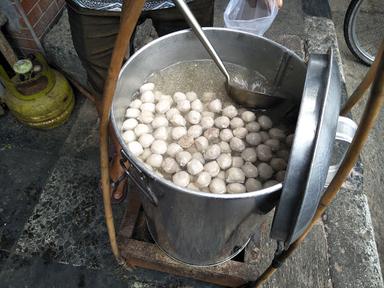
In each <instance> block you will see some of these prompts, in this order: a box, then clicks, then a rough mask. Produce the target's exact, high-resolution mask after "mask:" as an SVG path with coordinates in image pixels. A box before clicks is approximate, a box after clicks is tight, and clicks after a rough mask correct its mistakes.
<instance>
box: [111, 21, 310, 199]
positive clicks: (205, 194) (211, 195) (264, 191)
mask: <svg viewBox="0 0 384 288" xmlns="http://www.w3.org/2000/svg"><path fill="white" fill-rule="evenodd" d="M203 30H206V31H226V32H230V33H236V34H244V35H247V36H250V37H253V38H260V39H262V40H263V41H266V42H268V43H270V44H272V45H275V46H277V47H279V48H280V49H282V50H284V51H286V52H288V53H289V54H290V55H291V56H292V57H295V58H297V59H298V60H299V61H303V60H302V59H301V58H300V57H299V56H297V55H296V54H295V53H294V52H293V51H291V50H289V49H288V48H286V47H284V46H283V45H281V44H279V43H277V42H274V41H272V40H270V39H267V38H265V37H263V36H259V35H255V34H252V33H249V32H245V31H239V30H235V29H229V28H221V27H205V28H203ZM187 33H189V34H193V31H192V30H191V29H184V30H180V31H176V32H173V33H170V34H167V35H165V36H162V37H159V38H157V39H155V40H153V41H151V42H149V43H148V44H146V45H144V46H143V47H141V48H140V49H139V50H138V51H136V52H135V53H134V54H133V55H132V56H131V57H130V58H129V59H128V60H127V62H125V64H124V65H123V66H122V68H121V70H120V73H119V78H118V83H119V81H120V79H121V76H122V73H123V71H124V70H125V69H126V67H127V66H128V65H129V64H130V63H131V62H132V61H133V60H134V59H135V58H136V57H138V55H140V54H141V53H142V52H143V51H144V50H146V49H147V48H148V47H151V46H152V45H156V44H157V43H159V42H161V41H165V40H167V39H168V38H172V37H174V36H176V35H179V34H187ZM116 92H117V90H115V93H116ZM114 107H115V102H114V101H113V102H112V110H111V116H110V117H111V121H112V126H113V128H114V130H115V132H117V138H118V140H119V143H120V145H121V146H122V148H123V149H124V151H125V153H127V155H128V156H129V158H130V159H132V160H134V161H135V163H134V166H139V168H140V170H141V172H145V173H146V174H149V175H150V176H151V177H152V178H153V179H154V180H155V181H160V182H162V183H164V184H165V185H167V186H169V187H170V188H172V189H177V190H180V191H181V193H188V194H192V195H195V196H201V197H207V198H216V199H245V198H255V197H256V196H262V195H268V194H270V193H272V192H277V191H279V190H281V189H282V187H283V182H279V183H278V184H275V185H273V186H271V187H267V188H263V189H260V190H256V191H252V192H245V193H236V194H215V193H209V192H202V191H195V190H191V189H189V188H187V187H180V186H176V185H175V184H174V183H172V182H171V181H169V180H167V179H165V178H163V177H161V176H160V175H158V174H157V173H154V172H153V171H151V170H149V169H148V168H146V167H145V166H144V165H143V163H142V161H141V160H138V159H137V157H135V156H134V155H133V154H131V152H130V151H129V149H128V147H127V145H126V144H125V142H124V140H123V139H122V136H121V134H122V133H121V132H120V129H119V127H117V125H116V119H115V115H114V112H113V111H114V110H115V109H114Z"/></svg>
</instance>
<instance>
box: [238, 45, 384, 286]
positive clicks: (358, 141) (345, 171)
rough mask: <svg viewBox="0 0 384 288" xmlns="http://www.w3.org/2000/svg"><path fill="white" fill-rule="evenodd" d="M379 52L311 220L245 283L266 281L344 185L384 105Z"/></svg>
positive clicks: (383, 70)
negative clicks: (349, 136)
mask: <svg viewBox="0 0 384 288" xmlns="http://www.w3.org/2000/svg"><path fill="white" fill-rule="evenodd" d="M382 47H383V46H382ZM380 52H381V53H380V54H377V55H376V58H377V59H376V60H377V69H376V75H375V77H374V82H373V86H372V91H371V95H370V97H369V99H368V102H367V104H366V106H365V110H364V114H363V116H362V118H361V121H360V124H359V127H358V129H357V131H356V134H355V137H354V139H353V142H352V143H351V145H350V147H349V150H348V152H347V153H346V155H345V158H344V160H343V162H342V164H341V166H340V169H339V170H338V171H337V173H336V175H335V177H334V178H333V180H332V182H331V184H330V185H329V186H328V188H327V190H326V191H325V193H324V195H323V197H322V199H321V201H320V204H319V207H318V208H317V211H316V214H315V216H314V218H313V220H312V222H311V223H310V225H309V226H308V227H307V229H306V230H305V231H304V233H303V235H301V237H300V238H299V239H297V240H296V241H295V242H293V244H292V245H291V246H290V247H289V248H288V250H286V251H283V252H282V253H281V254H280V255H277V256H275V258H274V259H273V261H272V264H271V265H270V266H269V267H268V268H267V269H266V270H265V271H264V272H263V274H261V275H260V276H259V278H258V279H257V280H256V281H255V282H252V283H248V284H247V285H246V286H245V287H255V288H258V287H260V286H261V285H262V284H263V283H264V282H266V281H267V280H268V279H269V278H270V277H271V276H272V275H273V273H274V272H275V271H276V270H277V269H278V268H279V266H280V265H281V264H282V263H283V262H284V261H285V260H286V259H287V258H288V257H289V256H290V255H291V254H292V253H293V252H294V251H295V250H296V249H297V248H298V247H299V245H300V244H301V242H303V241H304V239H305V237H306V236H307V235H308V233H309V232H310V231H311V229H312V228H313V226H314V225H315V224H316V222H317V220H319V219H320V217H321V216H322V215H323V213H324V212H325V210H326V209H327V207H328V206H329V204H330V203H331V202H332V201H333V199H334V198H335V197H336V194H337V192H338V191H339V190H340V188H341V186H342V185H343V183H344V181H345V180H346V179H347V177H348V175H349V173H350V172H351V170H352V168H353V167H354V166H355V164H356V162H357V160H358V158H359V154H360V152H361V150H362V149H363V146H364V144H365V142H366V141H367V138H368V135H369V132H370V131H371V130H372V128H373V126H374V125H375V123H376V120H377V118H378V116H379V113H380V111H381V108H382V107H383V105H384V51H383V49H381V51H380ZM376 60H375V61H376ZM368 73H369V72H368Z"/></svg>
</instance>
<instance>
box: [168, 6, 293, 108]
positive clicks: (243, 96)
mask: <svg viewBox="0 0 384 288" xmlns="http://www.w3.org/2000/svg"><path fill="white" fill-rule="evenodd" d="M173 2H174V3H175V4H176V6H177V7H178V8H179V9H180V11H181V12H182V14H183V15H184V17H185V19H186V20H187V22H188V23H189V25H190V26H191V28H192V30H193V32H194V33H195V34H196V36H197V38H199V40H200V42H201V43H202V44H203V46H204V48H205V49H206V50H207V52H208V53H209V55H210V56H211V57H212V59H213V61H214V62H215V63H216V65H217V66H218V67H219V69H220V71H221V72H222V73H223V74H224V76H225V78H226V85H225V86H226V89H227V93H228V95H229V96H230V97H231V98H232V99H233V100H234V101H236V102H238V103H239V104H241V105H243V106H245V107H249V108H270V107H271V106H275V105H277V104H279V103H281V102H283V101H284V100H286V99H285V98H283V97H280V96H275V95H271V94H270V93H263V92H260V91H253V90H248V89H245V88H242V87H240V86H239V84H237V83H235V82H234V81H233V80H231V77H230V76H229V73H228V71H227V69H226V68H225V66H224V63H223V61H221V59H220V57H219V55H217V53H216V51H215V49H214V48H213V46H212V44H211V42H209V40H208V38H207V37H206V36H205V34H204V32H203V29H201V27H200V25H199V23H198V22H197V20H196V18H195V16H194V15H193V13H192V12H191V10H190V9H189V7H188V5H187V4H186V3H185V2H184V0H173Z"/></svg>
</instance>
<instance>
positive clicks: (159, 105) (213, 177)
mask: <svg viewBox="0 0 384 288" xmlns="http://www.w3.org/2000/svg"><path fill="white" fill-rule="evenodd" d="M223 102H225V103H223ZM125 117H126V119H125V121H124V122H123V125H122V137H123V139H124V141H125V143H126V144H127V146H128V149H129V150H130V152H131V153H132V154H133V155H134V156H136V157H138V159H140V160H141V161H142V162H143V163H144V165H145V166H146V167H147V168H148V169H150V170H152V171H155V172H156V173H158V174H159V175H160V176H162V177H164V178H165V179H167V180H170V181H172V182H173V183H174V184H176V185H178V186H180V187H184V188H188V189H191V190H195V191H202V192H209V193H218V194H223V193H245V192H251V191H256V190H260V189H262V188H266V187H270V186H273V185H275V184H278V183H279V182H282V181H283V180H284V176H285V169H286V167H287V162H288V158H289V154H290V153H289V150H290V147H291V145H292V140H293V134H291V135H287V133H286V132H285V131H284V130H282V129H279V128H276V127H273V123H272V121H271V119H270V118H269V117H267V116H265V115H259V116H258V117H257V116H256V115H255V113H253V112H252V111H248V110H246V109H244V108H237V107H236V106H235V105H234V104H233V103H232V102H231V101H230V100H228V101H222V100H221V99H219V98H218V97H217V95H216V94H215V93H213V92H206V93H203V94H202V95H197V94H196V93H195V92H187V93H182V92H176V93H174V94H173V96H171V95H164V94H163V93H161V92H160V91H155V85H154V84H153V83H146V84H144V85H142V86H141V87H140V95H139V96H138V97H137V98H136V99H135V100H133V101H132V102H131V103H130V104H129V107H128V108H127V110H126V114H125Z"/></svg>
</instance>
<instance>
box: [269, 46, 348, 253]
mask: <svg viewBox="0 0 384 288" xmlns="http://www.w3.org/2000/svg"><path fill="white" fill-rule="evenodd" d="M340 98H341V86H340V75H339V70H338V67H337V64H336V61H335V59H334V56H333V51H332V50H331V49H330V50H329V51H328V53H327V54H313V55H311V56H310V58H309V62H308V67H307V74H306V79H305V84H304V91H303V96H302V100H301V105H300V111H299V117H298V120H297V125H296V131H295V138H294V141H293V145H292V149H291V155H290V160H289V163H288V167H287V172H286V176H285V180H284V185H283V190H282V193H281V197H280V200H279V203H278V205H277V207H276V211H275V215H274V219H273V223H272V228H271V238H273V239H275V240H277V241H280V242H283V243H284V246H285V248H288V247H289V245H291V244H292V242H294V241H295V240H296V239H297V238H298V237H300V235H301V234H302V233H303V232H304V230H305V228H306V227H307V226H308V224H309V223H310V222H311V220H312V218H313V216H314V215H315V212H316V209H317V207H318V205H319V202H320V198H321V196H322V194H323V191H324V185H325V182H326V179H327V173H328V169H329V166H330V162H331V156H332V150H333V144H334V141H335V136H336V128H337V121H338V117H339V111H340Z"/></svg>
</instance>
